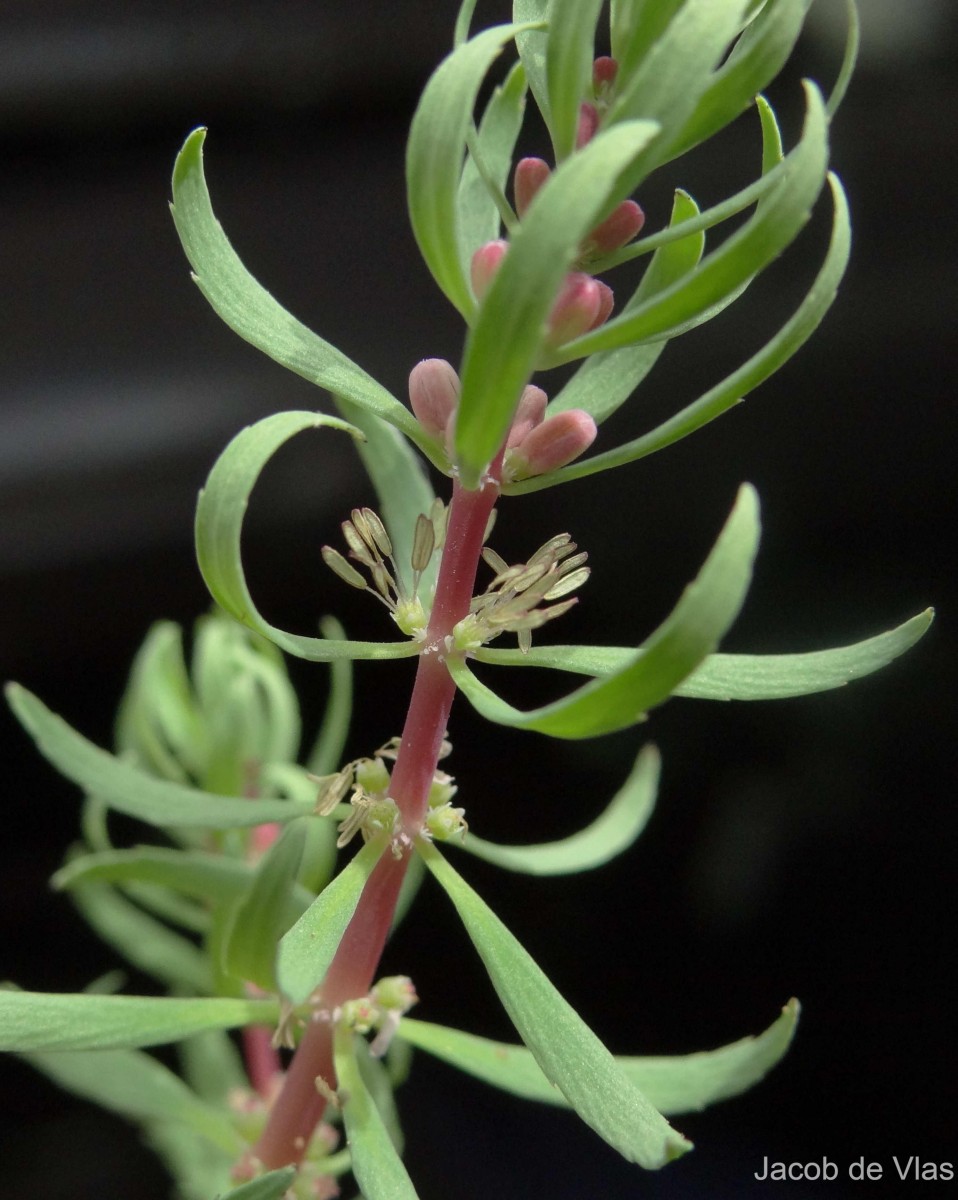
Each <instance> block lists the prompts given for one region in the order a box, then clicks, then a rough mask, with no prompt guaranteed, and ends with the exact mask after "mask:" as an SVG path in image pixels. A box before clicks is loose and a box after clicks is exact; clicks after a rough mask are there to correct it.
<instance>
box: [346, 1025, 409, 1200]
mask: <svg viewBox="0 0 958 1200" xmlns="http://www.w3.org/2000/svg"><path fill="white" fill-rule="evenodd" d="M356 1036H357V1035H356V1034H355V1033H353V1031H352V1030H351V1029H347V1028H345V1027H344V1026H343V1025H342V1024H339V1025H337V1026H336V1029H335V1030H334V1033H333V1061H334V1064H335V1067H336V1083H337V1093H338V1095H339V1102H340V1108H341V1110H342V1114H343V1125H344V1126H345V1128H346V1142H347V1144H348V1146H349V1153H350V1158H351V1163H352V1170H353V1175H354V1176H355V1177H356V1182H357V1183H358V1184H359V1186H360V1188H361V1189H362V1193H363V1196H364V1197H365V1200H418V1198H417V1196H416V1189H415V1188H414V1187H413V1185H412V1180H411V1179H410V1178H409V1175H408V1174H407V1172H406V1168H405V1167H404V1166H403V1164H402V1160H401V1159H400V1157H399V1155H398V1153H397V1152H396V1147H395V1146H394V1145H393V1142H392V1138H391V1137H390V1136H389V1131H388V1130H387V1128H386V1126H385V1124H384V1122H383V1119H382V1117H381V1116H380V1113H379V1109H378V1108H377V1107H376V1105H375V1104H374V1103H373V1098H372V1096H371V1095H370V1094H369V1091H368V1090H367V1088H366V1082H365V1080H364V1079H363V1075H362V1072H361V1071H360V1069H359V1063H358V1061H357V1057H356V1045H355V1040H356Z"/></svg>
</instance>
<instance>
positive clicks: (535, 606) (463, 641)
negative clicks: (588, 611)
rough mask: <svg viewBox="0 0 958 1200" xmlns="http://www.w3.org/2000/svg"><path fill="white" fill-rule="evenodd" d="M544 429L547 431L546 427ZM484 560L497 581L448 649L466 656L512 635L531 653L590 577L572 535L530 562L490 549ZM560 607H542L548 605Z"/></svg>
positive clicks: (560, 538)
mask: <svg viewBox="0 0 958 1200" xmlns="http://www.w3.org/2000/svg"><path fill="white" fill-rule="evenodd" d="M540 428H542V426H540ZM482 557H483V559H484V561H485V562H486V563H487V564H488V565H489V566H490V567H491V568H492V569H493V571H495V573H496V574H495V577H494V578H493V580H492V582H491V583H490V584H489V585H488V587H487V588H486V590H485V591H484V592H481V593H480V594H479V595H478V596H474V597H473V599H472V604H471V605H470V611H469V615H468V616H466V617H464V618H463V619H462V620H461V621H460V622H459V623H458V624H457V625H456V627H455V628H454V629H453V632H452V636H451V638H450V639H449V644H448V646H447V649H448V650H450V651H452V650H458V651H464V652H466V653H468V652H470V651H473V650H478V649H479V647H480V646H483V645H485V644H486V643H487V642H491V641H492V640H493V638H497V637H498V636H499V635H500V634H501V633H505V632H506V631H509V632H512V633H515V634H517V635H518V638H519V649H520V650H522V651H523V653H525V652H527V651H528V649H529V647H530V646H531V644H532V631H533V630H534V629H538V628H540V627H541V626H542V625H545V623H546V622H547V621H553V620H555V618H556V617H561V616H562V614H563V613H565V612H568V611H569V609H570V608H571V607H572V606H573V605H574V604H575V603H576V597H572V599H569V600H561V599H560V598H561V597H563V596H568V594H569V593H570V592H573V591H575V590H576V588H578V587H581V586H582V584H583V583H585V581H586V580H587V579H588V577H589V568H588V567H587V566H585V562H586V559H587V558H588V555H587V554H586V553H585V551H580V552H579V553H578V554H577V553H576V544H575V542H574V541H573V540H572V538H571V537H570V536H569V534H567V533H560V534H557V535H556V536H555V537H554V538H550V539H549V541H547V542H546V543H545V544H544V545H542V546H540V547H539V549H538V550H537V551H536V552H535V554H533V556H532V557H531V558H530V559H529V561H528V562H525V563H517V564H516V565H514V566H509V564H508V563H507V562H506V561H505V559H503V558H501V557H500V556H499V555H498V554H496V552H495V551H494V550H491V549H490V548H489V547H488V546H485V547H483V551H482ZM552 600H559V601H560V602H559V603H558V604H548V605H547V606H546V607H544V608H542V607H539V606H540V605H541V604H542V602H543V601H552Z"/></svg>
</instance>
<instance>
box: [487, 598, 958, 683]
mask: <svg viewBox="0 0 958 1200" xmlns="http://www.w3.org/2000/svg"><path fill="white" fill-rule="evenodd" d="M933 618H934V609H931V608H928V609H926V610H925V611H924V612H921V613H918V614H917V615H916V616H914V617H912V618H911V620H909V621H905V623H904V624H903V625H899V626H898V627H897V628H896V629H890V630H888V631H887V632H886V633H880V634H878V635H877V636H875V637H871V638H866V639H865V641H862V642H855V643H854V644H853V645H850V646H838V647H836V648H834V649H832V650H812V651H807V652H805V653H803V654H710V655H709V656H708V658H706V659H705V660H704V661H703V662H702V663H701V665H700V666H698V667H696V669H695V670H694V671H693V672H692V674H691V675H689V676H688V677H687V678H686V679H685V680H683V682H682V683H680V684H679V685H678V686H677V687H676V689H675V692H674V693H673V694H674V695H676V696H688V697H691V698H695V699H697V700H782V699H786V698H787V697H789V696H808V695H811V694H812V693H814V692H825V691H829V690H830V689H831V688H836V687H844V685H845V684H846V683H851V682H852V681H853V680H855V679H861V678H862V677H863V676H865V675H871V674H872V672H873V671H879V670H881V668H882V667H886V666H888V664H889V663H890V662H893V661H894V660H895V659H896V658H898V656H899V655H901V654H904V653H905V651H906V650H910V649H911V647H912V646H914V645H915V643H916V642H917V641H918V640H919V638H921V637H922V636H923V635H924V634H925V632H926V631H927V629H928V627H929V625H930V624H931V622H932V620H933ZM476 657H477V658H478V659H480V660H481V661H482V662H490V663H499V664H500V665H503V666H530V667H551V668H554V669H557V670H560V671H571V672H574V673H575V674H581V675H594V676H604V675H611V674H614V672H616V671H620V670H622V668H623V667H624V666H625V665H626V664H627V663H629V662H630V661H632V660H633V659H634V657H635V650H634V649H632V648H631V647H629V646H533V647H532V649H531V650H530V651H529V652H528V654H526V655H523V654H522V653H521V651H519V650H489V649H483V650H479V651H478V652H477V654H476Z"/></svg>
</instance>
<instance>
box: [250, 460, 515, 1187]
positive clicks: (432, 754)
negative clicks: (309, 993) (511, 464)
mask: <svg viewBox="0 0 958 1200" xmlns="http://www.w3.org/2000/svg"><path fill="white" fill-rule="evenodd" d="M500 465H501V455H500V456H499V458H497V459H496V461H495V463H494V464H493V468H492V471H491V473H490V476H489V477H488V478H487V480H486V482H484V483H483V485H482V486H481V487H480V488H479V489H477V490H476V491H467V490H466V489H464V488H461V487H460V486H459V484H458V482H456V483H455V484H454V485H453V494H452V503H451V505H450V509H449V519H448V523H447V528H446V541H445V546H444V548H443V553H442V561H441V563H440V567H439V576H438V579H437V581H436V594H435V598H434V601H433V607H432V613H431V615H430V618H429V628H428V630H427V634H426V644H425V648H424V649H423V651H422V653H421V654H420V656H419V665H418V667H417V670H416V680H415V683H414V684H413V690H412V695H411V697H410V701H409V708H408V710H407V713H406V721H405V724H404V726H403V731H402V736H401V738H400V744H399V751H398V753H397V756H396V763H395V766H394V768H393V771H392V779H391V783H390V795H391V796H392V798H393V799H394V800H395V802H396V805H397V807H398V808H399V812H400V815H401V818H402V822H403V829H404V831H405V833H406V834H408V835H409V836H410V837H413V836H415V835H416V834H417V833H418V832H419V829H420V827H421V825H422V822H423V818H424V817H425V815H426V810H427V806H428V800H429V789H430V786H431V785H432V780H433V776H434V774H435V771H436V764H437V762H438V761H439V753H440V747H441V745H442V741H443V738H444V737H445V733H446V723H447V721H448V719H449V710H450V709H451V707H452V701H453V697H454V695H455V690H456V689H455V685H454V684H453V682H452V678H451V676H450V675H449V672H448V671H447V670H446V666H445V653H446V645H445V639H446V638H447V637H448V636H449V635H450V634H451V633H452V630H453V628H454V627H455V625H456V624H457V622H459V621H461V620H462V618H463V617H464V616H466V614H467V613H468V612H469V603H470V601H471V599H472V593H473V589H474V587H475V580H476V569H477V567H478V565H479V554H480V551H481V550H482V544H483V540H484V538H485V530H486V524H487V522H488V520H489V514H490V512H491V511H492V509H493V507H494V506H495V503H496V499H497V498H498V495H499V484H498V477H499V469H500ZM408 861H409V859H408V855H406V854H404V855H403V856H402V857H401V858H395V857H394V856H393V854H392V853H390V852H388V851H387V852H386V853H385V854H384V855H383V857H382V858H381V859H380V860H379V862H378V863H377V865H376V867H375V868H374V869H373V871H372V874H371V875H370V877H369V879H368V881H367V883H366V886H365V888H364V889H363V893H362V895H361V896H360V898H359V903H358V905H357V906H356V911H355V912H354V913H353V916H352V919H351V920H350V922H349V924H348V925H347V927H346V932H345V934H344V935H343V940H342V941H341V942H340V944H339V948H338V949H337V951H336V955H335V957H334V958H333V961H332V963H331V965H330V968H329V971H328V972H327V974H326V978H325V980H324V981H323V985H322V989H321V991H322V1001H323V1009H324V1012H326V1013H328V1012H329V1011H331V1010H333V1009H335V1008H336V1007H337V1006H338V1005H341V1004H343V1003H344V1002H345V1001H346V1000H350V999H354V998H355V997H358V996H364V995H366V993H367V992H368V991H369V989H370V987H371V986H372V983H373V980H374V979H375V976H376V971H377V968H378V966H379V960H380V958H381V956H382V951H383V946H384V945H385V943H386V938H387V936H388V934H389V930H390V927H391V925H392V920H393V914H394V912H395V909H396V900H397V899H398V896H399V888H400V886H401V884H402V881H403V878H404V876H405V873H406V867H407V864H408ZM317 1078H320V1079H322V1080H324V1081H325V1082H326V1083H327V1084H328V1085H329V1086H330V1087H335V1086H336V1078H335V1072H334V1070H333V1051H332V1026H331V1024H330V1022H329V1020H328V1018H324V1019H318V1020H313V1021H311V1022H310V1024H309V1026H308V1027H307V1029H306V1031H305V1033H304V1035H303V1037H302V1039H301V1040H300V1043H299V1046H298V1047H297V1049H296V1053H295V1054H294V1055H293V1059H292V1062H291V1063H290V1067H289V1070H288V1071H287V1072H286V1078H285V1080H284V1082H283V1086H282V1089H281V1091H280V1093H279V1095H278V1096H277V1098H276V1100H275V1102H274V1103H273V1106H272V1108H271V1109H270V1113H269V1117H268V1119H267V1123H266V1127H265V1129H264V1131H263V1133H262V1135H261V1137H260V1139H259V1142H258V1143H257V1144H256V1146H255V1147H254V1149H253V1154H254V1156H255V1157H256V1158H257V1159H259V1161H260V1162H261V1163H262V1164H263V1166H264V1167H266V1168H267V1169H273V1168H275V1167H282V1166H285V1165H286V1164H287V1163H298V1162H299V1161H300V1160H301V1159H302V1157H303V1154H304V1153H305V1151H306V1147H307V1145H308V1143H309V1139H310V1138H311V1137H312V1134H313V1131H314V1129H315V1128H316V1126H317V1124H318V1123H319V1121H320V1119H321V1118H322V1115H323V1111H324V1109H325V1106H326V1100H325V1098H324V1097H323V1096H322V1095H321V1094H320V1092H319V1091H318V1090H317V1088H316V1080H317Z"/></svg>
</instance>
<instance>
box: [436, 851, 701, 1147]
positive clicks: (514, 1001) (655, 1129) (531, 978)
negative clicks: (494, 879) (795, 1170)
mask: <svg viewBox="0 0 958 1200" xmlns="http://www.w3.org/2000/svg"><path fill="white" fill-rule="evenodd" d="M419 851H420V853H421V854H422V855H423V857H424V858H425V860H426V865H427V866H428V867H429V869H430V871H431V872H432V873H433V875H434V876H435V877H436V879H437V880H438V882H439V883H440V884H441V885H442V887H443V889H444V890H445V892H446V894H447V895H448V896H449V899H450V900H451V901H452V902H453V904H454V905H455V908H456V911H457V912H458V913H459V916H460V918H461V920H462V922H463V924H464V925H465V927H466V932H467V933H468V934H469V937H470V939H471V940H472V943H473V945H474V946H475V948H476V950H477V951H478V952H479V956H480V958H481V959H482V961H483V963H484V964H485V967H486V970H487V971H488V972H489V978H490V979H491V981H492V985H493V987H494V988H495V989H496V992H497V993H498V995H499V999H500V1000H501V1001H502V1004H503V1007H504V1008H505V1010H506V1012H507V1013H508V1014H509V1017H510V1019H511V1020H512V1023H513V1024H514V1025H515V1027H516V1029H517V1030H518V1033H519V1036H520V1037H521V1038H522V1040H523V1042H524V1043H525V1044H526V1045H527V1046H528V1047H529V1049H530V1050H531V1051H532V1054H533V1057H534V1058H535V1060H536V1062H537V1063H538V1064H539V1066H540V1068H541V1069H542V1070H543V1071H544V1072H545V1075H546V1077H547V1078H548V1079H551V1080H552V1081H553V1082H554V1083H555V1085H556V1087H558V1089H559V1090H560V1091H561V1093H562V1094H563V1096H565V1098H566V1100H567V1101H568V1103H569V1104H570V1105H571V1107H572V1108H574V1109H575V1111H576V1112H577V1113H578V1114H579V1116H580V1117H581V1118H582V1119H583V1121H585V1122H586V1124H587V1125H589V1126H590V1127H591V1128H592V1129H594V1130H595V1132H596V1133H598V1135H599V1136H600V1137H601V1138H604V1139H605V1141H607V1142H608V1143H609V1145H611V1146H613V1147H614V1148H615V1149H616V1150H618V1151H619V1153H620V1154H621V1155H622V1156H623V1157H624V1158H626V1159H628V1160H629V1162H637V1163H639V1164H640V1165H641V1166H643V1167H649V1168H652V1169H654V1168H657V1167H661V1166H664V1165H665V1163H667V1162H669V1161H671V1160H672V1159H673V1158H677V1157H678V1156H679V1155H681V1154H684V1153H685V1152H686V1151H687V1150H689V1149H691V1146H690V1144H689V1142H687V1141H686V1139H685V1138H684V1137H682V1135H681V1134H679V1133H677V1132H676V1131H675V1130H674V1129H672V1128H670V1126H669V1124H668V1122H667V1121H666V1120H665V1118H664V1117H662V1116H661V1114H660V1113H658V1112H656V1110H655V1109H654V1108H653V1107H652V1105H651V1104H650V1103H649V1102H648V1100H647V1099H646V1098H645V1097H644V1096H643V1095H642V1093H641V1092H640V1091H639V1090H638V1089H637V1088H636V1087H635V1086H634V1085H633V1084H632V1083H630V1081H629V1080H628V1079H627V1078H626V1076H625V1074H624V1073H623V1072H622V1069H621V1068H620V1067H619V1066H618V1065H617V1064H616V1061H615V1059H614V1058H613V1057H612V1055H611V1054H610V1053H609V1051H608V1050H607V1049H606V1048H605V1046H603V1045H602V1043H601V1042H600V1041H599V1039H598V1038H597V1037H596V1036H595V1034H594V1033H593V1032H592V1031H591V1030H590V1029H589V1028H588V1026H587V1025H585V1023H584V1022H583V1021H582V1019H581V1017H579V1016H578V1014H577V1013H576V1012H575V1011H574V1010H573V1009H572V1007H571V1006H570V1005H569V1004H568V1003H567V1002H566V1001H565V1000H564V999H563V998H562V997H561V996H560V995H559V993H558V992H557V991H556V989H555V988H554V987H553V985H552V984H551V983H550V982H549V980H548V979H547V978H546V977H545V975H544V974H543V973H542V971H541V970H540V969H539V967H538V966H537V965H536V964H535V962H533V960H532V958H531V957H530V956H529V955H528V953H527V952H526V951H525V950H524V949H523V948H522V946H521V945H520V944H519V943H518V942H517V941H516V939H515V938H514V937H513V936H512V934H511V933H510V932H509V930H508V929H506V927H505V926H504V925H503V924H502V922H501V921H500V920H499V918H498V917H497V916H496V915H495V914H494V913H493V912H492V910H491V909H490V908H488V906H487V905H486V904H485V903H484V902H483V901H482V900H481V899H480V897H479V896H478V895H477V894H476V893H475V892H474V891H473V890H472V888H471V887H469V885H468V884H467V883H466V882H465V880H464V879H462V877H461V876H460V875H459V874H458V873H457V872H456V871H455V870H453V868H452V867H451V866H450V865H449V864H448V863H447V862H446V860H445V859H444V858H443V857H442V855H441V854H440V853H439V852H438V850H436V848H435V847H434V846H432V845H430V844H428V843H426V844H421V845H420V847H419Z"/></svg>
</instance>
